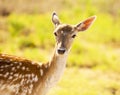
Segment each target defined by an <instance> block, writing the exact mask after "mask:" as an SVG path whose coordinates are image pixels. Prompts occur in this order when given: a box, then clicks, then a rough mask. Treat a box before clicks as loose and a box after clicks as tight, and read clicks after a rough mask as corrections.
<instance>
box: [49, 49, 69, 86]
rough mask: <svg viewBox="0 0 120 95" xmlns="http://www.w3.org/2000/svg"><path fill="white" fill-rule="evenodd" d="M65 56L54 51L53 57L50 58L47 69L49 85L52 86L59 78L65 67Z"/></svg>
mask: <svg viewBox="0 0 120 95" xmlns="http://www.w3.org/2000/svg"><path fill="white" fill-rule="evenodd" d="M66 60H67V54H66V53H65V54H63V55H59V54H57V53H56V49H55V51H54V54H53V57H52V58H51V60H50V62H49V65H50V67H49V68H48V75H49V76H48V81H49V83H51V84H50V85H51V86H52V85H54V84H55V83H56V82H57V81H58V80H59V79H60V77H61V75H62V74H63V72H64V69H65V66H66Z"/></svg>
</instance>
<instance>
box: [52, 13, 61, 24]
mask: <svg viewBox="0 0 120 95" xmlns="http://www.w3.org/2000/svg"><path fill="white" fill-rule="evenodd" d="M52 22H53V23H54V25H55V26H58V25H59V24H60V20H59V18H58V16H57V14H56V13H55V12H54V13H53V14H52Z"/></svg>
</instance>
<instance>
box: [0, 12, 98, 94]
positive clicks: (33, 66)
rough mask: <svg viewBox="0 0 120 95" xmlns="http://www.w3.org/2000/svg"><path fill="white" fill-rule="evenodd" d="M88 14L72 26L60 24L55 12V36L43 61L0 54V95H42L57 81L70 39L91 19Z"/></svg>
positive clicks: (93, 18) (64, 63)
mask: <svg viewBox="0 0 120 95" xmlns="http://www.w3.org/2000/svg"><path fill="white" fill-rule="evenodd" d="M95 19H96V16H91V17H89V18H87V19H85V20H84V21H81V22H80V23H78V24H76V25H69V24H62V23H61V22H60V20H59V17H58V16H57V14H56V13H55V12H53V14H52V22H53V24H54V26H55V29H54V36H55V39H56V44H55V49H54V51H53V54H52V57H51V58H50V60H49V61H48V62H46V63H42V64H40V62H34V61H31V60H29V59H25V58H22V57H17V56H13V55H8V54H0V95H46V94H47V92H48V91H49V90H50V89H51V88H52V87H53V86H54V85H55V84H56V83H57V82H58V81H59V80H60V78H61V76H62V74H63V73H64V70H65V67H66V61H67V57H68V54H69V51H70V49H71V45H72V43H73V40H74V38H75V37H76V35H77V33H78V32H82V31H85V30H87V29H88V28H89V27H90V26H91V24H92V23H93V22H94V21H95Z"/></svg>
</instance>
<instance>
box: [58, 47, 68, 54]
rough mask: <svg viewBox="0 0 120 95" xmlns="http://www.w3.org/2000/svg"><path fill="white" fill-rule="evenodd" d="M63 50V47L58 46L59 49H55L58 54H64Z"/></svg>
mask: <svg viewBox="0 0 120 95" xmlns="http://www.w3.org/2000/svg"><path fill="white" fill-rule="evenodd" d="M65 51H66V49H65V48H59V49H58V50H57V52H58V54H64V53H65Z"/></svg>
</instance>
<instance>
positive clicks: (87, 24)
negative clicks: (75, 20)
mask: <svg viewBox="0 0 120 95" xmlns="http://www.w3.org/2000/svg"><path fill="white" fill-rule="evenodd" d="M95 19H96V16H92V17H90V18H88V19H86V20H84V21H82V22H81V23H79V24H77V25H76V26H75V29H76V31H85V30H87V29H88V28H89V27H90V26H91V24H92V23H93V22H94V20H95Z"/></svg>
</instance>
